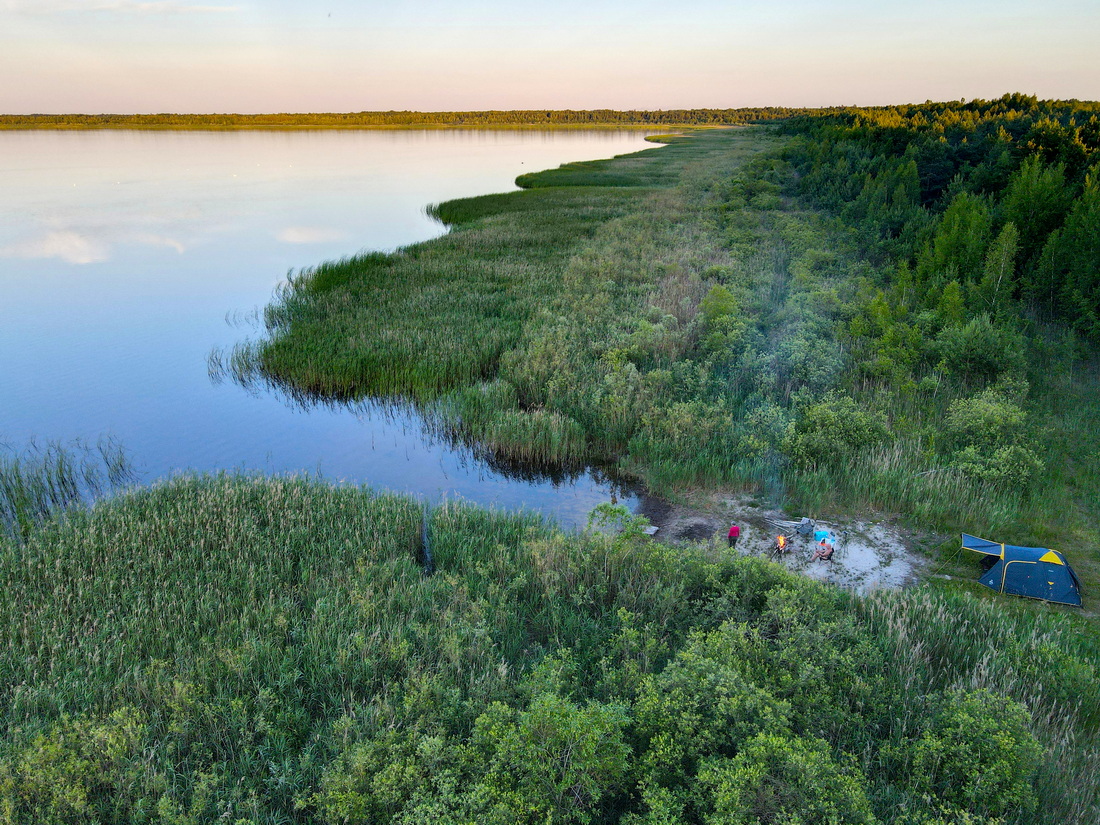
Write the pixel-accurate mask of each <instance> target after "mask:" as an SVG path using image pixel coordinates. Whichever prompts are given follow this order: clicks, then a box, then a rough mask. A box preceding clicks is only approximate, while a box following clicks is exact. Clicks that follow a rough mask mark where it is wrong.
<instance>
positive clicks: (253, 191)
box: [0, 131, 650, 525]
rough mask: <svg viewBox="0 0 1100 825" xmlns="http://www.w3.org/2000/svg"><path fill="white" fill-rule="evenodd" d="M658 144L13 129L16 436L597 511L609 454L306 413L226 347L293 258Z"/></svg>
mask: <svg viewBox="0 0 1100 825" xmlns="http://www.w3.org/2000/svg"><path fill="white" fill-rule="evenodd" d="M647 145H650V144H646V143H645V142H644V140H643V133H641V132H627V131H554V132H526V131H300V132H259V131H256V132H217V133H213V132H129V131H94V132H6V133H0V192H2V198H0V283H2V285H3V292H2V293H0V294H2V297H0V441H2V442H4V443H7V444H9V445H11V446H13V447H16V448H19V447H21V446H22V445H24V444H26V443H28V442H29V441H30V440H32V439H38V440H40V441H45V440H60V441H70V440H72V439H83V440H86V441H93V442H94V441H95V440H97V439H98V438H100V437H101V436H109V437H111V438H113V439H115V440H116V441H117V442H119V443H121V444H122V445H123V446H124V447H125V448H126V450H127V452H128V453H129V455H130V456H131V457H132V459H133V460H134V463H135V465H136V468H137V470H138V471H139V473H140V476H141V478H142V480H143V481H146V482H149V481H154V480H156V479H159V478H164V477H166V476H170V475H172V474H174V473H178V472H186V471H198V472H213V471H219V470H230V471H233V470H241V471H246V472H252V471H258V472H263V473H309V474H318V475H320V476H322V477H324V478H326V479H330V480H333V481H342V482H348V483H357V484H368V485H371V486H374V487H378V488H385V489H390V490H395V491H398V492H408V493H412V494H414V495H417V496H421V497H423V498H425V499H426V500H428V501H441V500H444V499H456V498H461V499H466V500H469V501H473V502H475V503H478V504H482V505H486V506H496V507H502V508H507V509H519V508H527V509H534V510H537V511H540V512H542V513H545V514H547V515H549V516H551V517H553V518H556V519H558V520H559V521H561V522H562V523H563V524H565V525H576V524H582V523H583V522H584V518H585V515H586V513H587V512H588V511H589V510H590V509H591V508H592V507H594V506H595V505H596V504H598V503H600V502H602V501H606V500H608V499H609V498H611V497H613V496H616V495H617V496H619V497H620V499H621V498H622V491H621V490H618V489H617V488H616V487H615V486H614V485H613V484H612V483H610V482H609V481H607V480H606V479H605V478H603V477H602V476H601V474H600V473H598V472H592V471H589V472H585V473H582V474H580V475H577V476H572V477H561V476H558V477H553V478H552V477H548V476H545V475H539V474H538V473H524V472H520V473H516V472H511V471H506V470H503V469H502V468H499V467H492V466H489V465H488V464H487V463H485V462H484V461H482V460H481V459H479V458H476V457H474V456H473V455H472V454H471V453H470V452H469V451H467V450H464V449H461V448H455V447H454V446H452V445H448V444H444V443H439V442H437V441H434V440H433V439H432V438H430V437H429V436H428V435H427V434H426V433H425V432H424V428H423V426H422V423H421V421H420V419H419V417H418V416H417V415H416V414H415V413H414V412H412V411H409V410H406V409H394V408H392V407H390V408H387V409H382V408H380V407H378V406H376V405H371V404H360V405H356V406H355V407H354V408H348V407H340V406H315V407H310V408H308V409H303V408H302V407H301V406H299V405H296V404H294V403H288V402H287V401H286V400H284V399H282V398H280V397H278V396H277V395H275V394H272V393H267V392H252V393H250V392H247V391H246V390H245V389H243V388H241V387H239V386H237V385H235V384H233V383H230V382H223V383H218V382H215V381H212V380H211V378H210V375H209V374H208V366H207V356H208V354H209V353H210V352H211V351H212V350H214V349H215V348H228V347H231V346H232V345H233V344H234V343H236V342H237V341H239V340H241V339H242V338H244V337H250V336H253V337H254V336H256V335H257V334H259V333H260V330H259V328H258V322H257V318H258V315H259V312H260V311H261V310H262V307H263V305H264V304H266V303H267V301H268V300H269V298H270V297H271V294H272V291H273V290H274V289H275V288H276V287H277V286H278V284H279V283H280V282H281V281H282V280H284V279H285V277H286V274H287V273H288V272H289V271H294V270H297V269H299V268H302V267H309V266H311V265H313V264H316V263H319V262H321V261H323V260H327V259H333V258H339V257H342V256H346V255H351V254H354V253H356V252H358V251H361V250H393V249H396V248H398V247H401V246H404V245H407V244H410V243H414V242H417V241H421V240H426V239H428V238H430V237H433V236H435V235H437V234H439V233H441V232H443V231H445V230H444V227H442V226H441V225H439V224H438V223H436V222H434V221H433V220H432V219H430V218H429V217H428V216H427V215H426V213H425V206H427V205H428V204H430V203H437V202H440V201H444V200H448V199H451V198H456V197H465V196H470V195H477V194H486V193H490V192H502V191H508V190H511V189H514V188H515V186H514V179H515V177H516V176H517V175H519V174H522V173H524V172H529V171H537V170H540V169H545V168H551V167H554V166H557V165H559V164H560V163H563V162H567V161H574V160H588V159H595V158H601V157H610V156H612V155H615V154H622V153H624V152H630V151H636V150H638V149H642V148H645V147H646V146H647ZM627 500H628V501H629V500H630V497H629V496H627Z"/></svg>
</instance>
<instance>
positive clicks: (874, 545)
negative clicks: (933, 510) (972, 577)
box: [638, 496, 927, 593]
mask: <svg viewBox="0 0 1100 825" xmlns="http://www.w3.org/2000/svg"><path fill="white" fill-rule="evenodd" d="M638 513H639V514H640V515H644V516H645V517H646V518H648V519H649V520H650V522H651V523H652V524H653V525H654V526H656V527H657V528H658V530H657V533H656V534H655V536H654V538H656V539H657V540H659V541H663V542H666V543H669V544H682V543H684V542H688V541H709V542H714V543H717V544H720V545H722V546H725V545H726V534H727V532H728V531H729V526H730V522H731V521H736V522H737V524H738V525H739V526H740V527H741V538H740V539H739V540H738V542H737V547H736V552H738V553H741V554H742V555H755V556H768V557H774V556H773V554H772V548H773V547H774V545H775V538H776V536H777V535H778V533H779V532H780V529H779V528H778V527H777V526H776V524H775V522H781V521H790V520H791V519H792V516H791V515H790V514H785V513H782V512H780V511H778V510H773V509H768V508H763V507H760V506H759V505H758V504H757V503H756V502H755V501H754V500H753V499H752V498H751V497H750V496H734V497H728V498H720V499H717V500H715V502H714V504H713V506H711V507H708V508H707V509H705V510H704V509H693V508H689V507H683V506H679V505H674V504H670V503H668V502H667V501H664V500H661V499H656V498H650V497H645V498H643V499H642V504H641V506H640V507H639V509H638ZM816 524H817V529H819V530H828V531H830V532H831V533H832V534H833V535H834V536H835V538H836V552H835V553H834V557H833V560H832V561H828V562H825V561H810V557H811V556H812V555H813V551H814V549H815V547H816V544H815V542H814V540H813V538H812V537H810V538H804V537H802V536H798V535H794V536H792V537H791V538H790V539H789V541H788V547H789V552H787V553H785V554H783V555H782V556H780V557H778V559H777V561H779V563H781V564H783V565H784V566H786V567H787V568H788V569H790V570H791V571H793V572H796V573H800V574H801V575H804V576H809V577H810V578H812V579H816V580H818V581H823V582H828V583H830V584H835V585H838V586H840V587H846V588H850V589H852V590H855V591H857V592H859V593H866V592H868V591H870V590H875V589H879V588H890V589H895V588H899V587H907V586H909V585H912V584H915V583H916V582H917V580H918V579H919V574H920V572H921V570H922V569H923V568H924V566H925V565H926V563H927V559H926V558H925V557H924V556H922V555H921V554H920V553H918V552H917V551H916V550H915V549H914V548H915V546H916V544H917V543H918V542H917V536H916V534H915V533H913V532H911V531H907V530H905V529H904V528H901V527H899V526H898V525H897V524H895V523H893V522H892V521H891V520H888V519H885V518H882V519H875V518H864V519H857V518H851V519H816ZM784 532H787V533H789V532H790V531H789V530H787V531H784Z"/></svg>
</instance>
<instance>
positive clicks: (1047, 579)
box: [962, 533, 1081, 607]
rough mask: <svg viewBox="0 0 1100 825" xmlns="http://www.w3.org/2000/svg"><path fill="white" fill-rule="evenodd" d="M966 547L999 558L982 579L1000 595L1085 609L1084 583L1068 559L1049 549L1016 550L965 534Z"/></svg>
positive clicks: (1008, 545)
mask: <svg viewBox="0 0 1100 825" xmlns="http://www.w3.org/2000/svg"><path fill="white" fill-rule="evenodd" d="M962 546H963V547H965V548H966V549H967V550H973V551H974V552H976V553H984V554H985V555H987V556H991V557H995V558H996V559H997V561H996V562H994V563H993V566H992V567H990V568H989V569H988V570H987V571H986V572H985V573H984V574H983V575H982V576H981V578H979V579H978V581H980V582H981V583H982V584H984V585H985V586H986V587H989V588H992V589H993V590H996V591H997V592H998V593H1011V594H1013V595H1014V596H1028V597H1030V598H1032V599H1045V600H1046V601H1048V602H1058V603H1060V604H1072V605H1076V606H1077V607H1080V606H1081V583H1080V582H1079V581H1078V580H1077V574H1076V573H1074V572H1073V568H1072V567H1070V566H1069V564H1068V563H1067V562H1066V558H1065V556H1063V555H1062V554H1061V553H1059V552H1057V551H1056V550H1048V549H1047V548H1045V547H1016V546H1015V545H1012V544H998V543H997V542H995V541H988V540H986V539H980V538H978V537H977V536H969V535H967V534H966V533H963V534H962Z"/></svg>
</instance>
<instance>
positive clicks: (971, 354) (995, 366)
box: [936, 313, 1024, 381]
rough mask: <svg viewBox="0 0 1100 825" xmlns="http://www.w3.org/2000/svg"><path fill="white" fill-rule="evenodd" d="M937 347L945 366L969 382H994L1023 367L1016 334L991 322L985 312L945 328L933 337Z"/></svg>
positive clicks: (1021, 353)
mask: <svg viewBox="0 0 1100 825" xmlns="http://www.w3.org/2000/svg"><path fill="white" fill-rule="evenodd" d="M936 349H937V351H938V353H939V357H940V358H941V359H942V361H943V363H944V364H945V366H946V368H947V369H948V370H950V371H951V372H952V373H953V374H955V375H957V376H959V377H960V378H963V379H964V380H968V381H993V380H995V379H996V378H997V377H998V376H1000V375H1002V374H1004V373H1020V372H1023V368H1024V351H1023V340H1022V338H1021V337H1020V335H1019V333H1017V332H1014V331H1012V330H1009V329H1006V328H1005V327H1001V326H998V325H996V324H994V323H993V321H991V320H990V318H989V316H988V315H986V314H984V313H983V314H982V315H979V316H978V317H976V318H972V319H971V320H970V321H968V322H967V323H965V324H961V325H959V324H955V325H953V326H949V327H947V328H945V329H944V330H943V332H941V333H940V334H939V336H938V337H937V338H936Z"/></svg>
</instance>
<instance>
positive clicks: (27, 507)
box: [0, 438, 135, 540]
mask: <svg viewBox="0 0 1100 825" xmlns="http://www.w3.org/2000/svg"><path fill="white" fill-rule="evenodd" d="M133 480H135V473H134V470H133V467H132V465H131V464H130V461H129V459H128V458H127V457H126V454H125V452H124V451H123V449H122V447H120V446H119V445H118V444H117V443H115V441H114V440H112V439H110V438H102V439H100V440H99V441H98V442H97V443H96V444H94V445H92V444H88V443H86V442H83V441H74V442H73V443H72V444H69V445H64V444H61V443H59V442H53V441H51V442H46V443H44V444H40V443H37V442H32V443H31V444H30V445H29V446H27V447H26V448H25V449H24V450H23V451H22V452H19V451H16V450H15V449H12V448H10V447H9V448H7V450H6V452H0V531H2V532H5V533H8V534H9V535H11V536H13V537H14V538H15V539H16V540H22V539H24V538H26V536H27V535H28V534H29V533H30V531H31V530H32V529H33V528H34V527H35V526H36V525H39V524H41V523H42V522H43V521H45V520H46V519H47V518H49V517H50V516H51V515H53V514H55V513H58V512H60V511H63V510H65V509H66V508H69V507H71V506H73V505H75V504H81V503H86V502H88V501H90V500H92V499H95V498H97V497H99V496H101V495H104V494H105V493H107V492H109V491H111V490H113V489H117V488H118V487H121V486H123V485H125V484H127V483H129V482H131V481H133Z"/></svg>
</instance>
